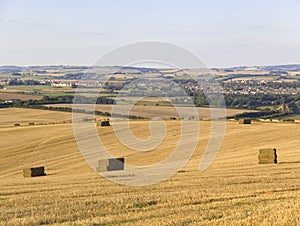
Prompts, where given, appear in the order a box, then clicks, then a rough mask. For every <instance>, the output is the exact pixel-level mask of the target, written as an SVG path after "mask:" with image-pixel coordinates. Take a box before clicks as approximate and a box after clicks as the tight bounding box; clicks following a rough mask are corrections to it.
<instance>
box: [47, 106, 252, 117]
mask: <svg viewBox="0 0 300 226" xmlns="http://www.w3.org/2000/svg"><path fill="white" fill-rule="evenodd" d="M47 106H54V107H70V108H71V107H72V106H73V105H72V104H51V105H47ZM78 106H79V107H80V108H81V109H91V108H92V105H89V104H85V105H78ZM112 106H113V105H108V104H97V105H96V110H97V111H102V112H111V110H112ZM116 106H117V109H119V112H123V111H124V109H125V106H122V105H116ZM178 108H179V109H181V110H182V111H184V112H185V113H184V115H185V117H186V118H189V117H191V116H192V115H193V113H192V112H193V111H192V109H191V108H190V107H178ZM196 109H197V111H198V115H199V118H201V119H210V118H211V112H210V109H209V108H196ZM216 111H217V112H220V111H219V110H218V109H216ZM246 111H249V110H242V109H226V116H234V115H236V114H241V113H243V112H246ZM117 113H118V112H117ZM130 114H131V115H135V116H142V117H148V118H152V117H161V118H165V119H169V118H172V117H175V118H178V113H177V111H176V109H175V108H174V107H168V106H140V105H136V106H134V107H133V108H132V110H131V112H130Z"/></svg>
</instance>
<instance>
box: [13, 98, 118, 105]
mask: <svg viewBox="0 0 300 226" xmlns="http://www.w3.org/2000/svg"><path fill="white" fill-rule="evenodd" d="M73 101H75V103H78V104H95V103H96V104H113V103H114V100H113V99H111V98H108V97H102V96H101V97H85V96H76V99H75V100H74V96H57V97H49V96H44V97H43V98H42V99H41V100H27V101H22V100H19V101H17V102H15V103H12V106H14V107H31V106H34V105H45V104H71V103H73Z"/></svg>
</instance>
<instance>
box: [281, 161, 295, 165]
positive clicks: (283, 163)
mask: <svg viewBox="0 0 300 226" xmlns="http://www.w3.org/2000/svg"><path fill="white" fill-rule="evenodd" d="M295 163H300V161H293V162H279V163H278V164H295Z"/></svg>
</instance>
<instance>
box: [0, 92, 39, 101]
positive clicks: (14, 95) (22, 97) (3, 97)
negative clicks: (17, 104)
mask: <svg viewBox="0 0 300 226" xmlns="http://www.w3.org/2000/svg"><path fill="white" fill-rule="evenodd" d="M42 98H43V97H42V96H37V95H29V94H19V93H5V92H0V99H1V100H10V99H20V100H41V99H42Z"/></svg>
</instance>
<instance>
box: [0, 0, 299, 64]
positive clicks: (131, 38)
mask: <svg viewBox="0 0 300 226" xmlns="http://www.w3.org/2000/svg"><path fill="white" fill-rule="evenodd" d="M299 11H300V1H298V0H285V1H283V0H272V1H271V0H203V1H202V0H198V1H197V0H186V1H179V0H178V1H176V0H173V1H171V0H164V1H161V0H160V1H158V0H140V1H138V0H126V1H124V0H123V1H122V0H110V1H109V0H98V1H96V0H82V1H79V0H69V1H68V0H43V1H40V0H23V1H21V0H0V65H20V66H27V65H62V64H63V65H93V64H94V63H95V61H97V59H99V58H100V57H101V56H103V55H104V54H106V53H108V52H110V51H111V50H112V49H114V48H117V47H120V46H123V45H126V44H129V43H132V42H139V41H152V40H153V41H163V42H169V43H173V44H176V45H179V46H181V47H183V48H186V49H188V50H189V51H191V52H193V53H195V54H196V55H197V56H199V57H200V59H201V60H202V61H203V62H204V63H205V64H206V65H207V66H208V67H232V66H242V65H247V66H254V65H276V64H293V63H300V13H299Z"/></svg>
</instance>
